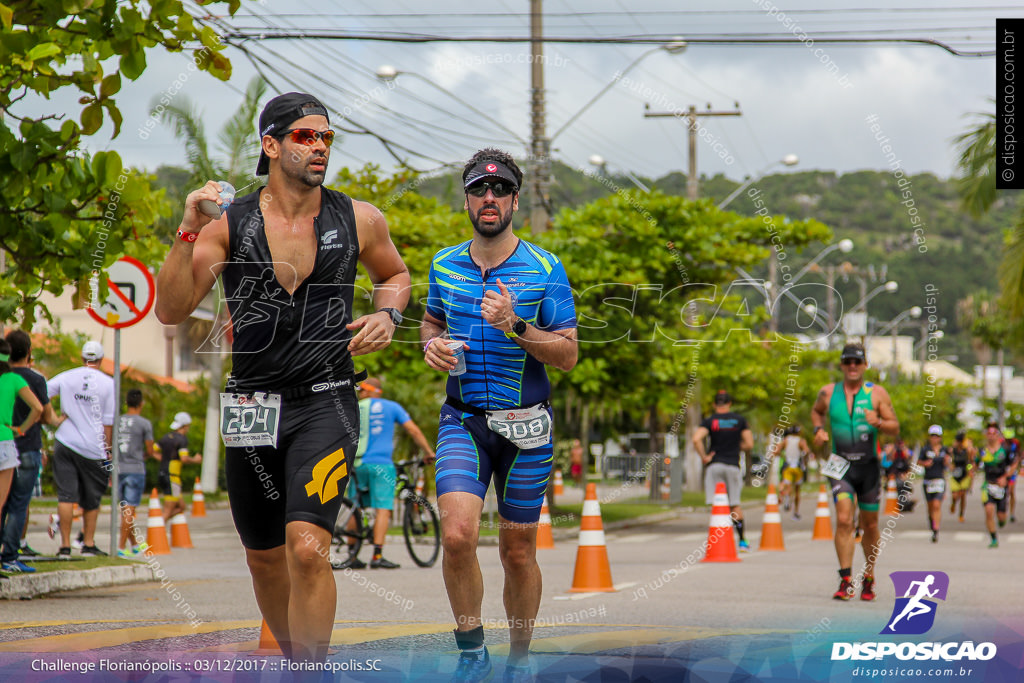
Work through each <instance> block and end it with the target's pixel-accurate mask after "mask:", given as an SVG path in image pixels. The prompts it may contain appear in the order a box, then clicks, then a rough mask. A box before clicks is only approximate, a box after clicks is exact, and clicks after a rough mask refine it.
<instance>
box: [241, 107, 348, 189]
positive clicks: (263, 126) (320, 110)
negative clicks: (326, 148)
mask: <svg viewBox="0 0 1024 683" xmlns="http://www.w3.org/2000/svg"><path fill="white" fill-rule="evenodd" d="M303 116H323V117H325V118H326V119H327V123H328V124H330V122H331V117H330V115H329V114H328V113H327V108H326V107H325V106H324V105H323V104H321V103H320V100H318V99H317V98H315V97H313V96H312V95H307V94H306V93H301V92H288V93H285V94H284V95H278V96H277V97H275V98H274V99H272V100H270V101H269V102H267V105H266V106H265V107H263V112H262V113H261V114H260V140H262V139H263V136H264V135H271V136H273V135H277V134H278V133H279V132H280V131H282V130H287V129H288V126H289V125H291V123H292V122H293V121H298V120H299V119H301V118H302V117H303ZM269 171H270V158H269V157H267V155H266V154H264V153H263V151H262V150H261V151H260V160H259V162H258V163H257V164H256V175H267V173H268V172H269Z"/></svg>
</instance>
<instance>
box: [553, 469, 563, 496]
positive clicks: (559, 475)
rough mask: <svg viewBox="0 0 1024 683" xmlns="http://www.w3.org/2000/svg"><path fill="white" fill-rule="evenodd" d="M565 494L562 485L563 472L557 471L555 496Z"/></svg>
mask: <svg viewBox="0 0 1024 683" xmlns="http://www.w3.org/2000/svg"><path fill="white" fill-rule="evenodd" d="M563 493H565V486H564V485H563V483H562V470H555V495H556V496H560V495H562V494H563Z"/></svg>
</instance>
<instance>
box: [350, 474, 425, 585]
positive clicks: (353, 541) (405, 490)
mask: <svg viewBox="0 0 1024 683" xmlns="http://www.w3.org/2000/svg"><path fill="white" fill-rule="evenodd" d="M425 464H426V463H425V461H424V460H422V459H418V460H402V461H401V462H396V463H395V473H396V475H397V481H396V483H395V497H396V498H398V500H399V501H400V503H401V504H403V507H404V509H403V511H402V535H403V536H404V537H405V547H406V548H408V550H409V556H410V557H412V561H413V562H415V563H416V564H417V566H420V567H432V566H434V563H435V562H437V556H438V555H439V554H440V551H441V523H440V521H439V518H438V515H437V511H436V510H435V509H434V506H433V505H431V503H430V501H429V500H427V499H426V497H424V496H423V494H422V493H419V492H417V490H416V489H417V487H416V485H415V484H414V482H415V481H417V479H418V477H415V476H413V475H418V474H421V473H420V472H419V468H421V467H423V466H424V465H425ZM350 476H351V479H350V482H349V490H350V491H356V492H357V493H356V495H354V496H352V497H351V498H350V497H348V496H343V497H342V499H341V510H340V511H339V512H338V519H337V521H335V523H334V534H333V538H332V545H333V546H334V550H335V553H336V554H337V555H338V556H340V557H341V556H344V557H349V558H354V557H355V556H356V555H358V553H359V549H360V548H362V547H363V542H369V543H371V544H372V543H373V525H374V521H375V516H376V515H375V512H376V511H373V512H370V511H369V510H367V509H366V508H364V507H363V505H362V503H361V502H360V500H359V498H360V496H359V495H358V490H359V486H358V482H357V481H356V473H355V471H353V472H352V473H351V475H350ZM350 525H351V526H352V527H354V528H352V529H350V528H349V526H350Z"/></svg>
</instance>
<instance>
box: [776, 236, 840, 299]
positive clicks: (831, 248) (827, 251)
mask: <svg viewBox="0 0 1024 683" xmlns="http://www.w3.org/2000/svg"><path fill="white" fill-rule="evenodd" d="M836 249H838V250H839V251H841V252H843V253H844V254H849V253H850V252H851V251H853V240H851V239H849V238H844V239H841V240H839V241H838V242H836V243H835V244H830V245H828V246H827V247H825V248H824V249H822V250H821V251H820V252H819V253H818V255H817V256H815V257H814V258H813V259H811V261H810V263H808V264H807V265H806V266H804V267H803V268H801V269H800V270H799V271H798V272H797V274H796V275H794V276H793V278H792V279H791V280H790V281H789V282H788V283H787V284H786V286H787V287H791V286H793V285H795V284H796V283H797V282H798V281H799V280H800V278H802V277H803V276H804V275H806V274H807V271H808V270H811V269H812V268H813V267H814V266H816V265H818V262H819V261H821V259H823V258H825V257H826V256H828V255H829V254H831V253H832V252H833V251H835V250H836Z"/></svg>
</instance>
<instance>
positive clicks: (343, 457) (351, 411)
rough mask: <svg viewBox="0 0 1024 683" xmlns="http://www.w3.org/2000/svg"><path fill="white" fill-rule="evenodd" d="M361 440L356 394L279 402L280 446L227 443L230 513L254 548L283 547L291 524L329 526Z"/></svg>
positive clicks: (338, 393) (247, 543)
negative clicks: (286, 531) (302, 523)
mask: <svg viewBox="0 0 1024 683" xmlns="http://www.w3.org/2000/svg"><path fill="white" fill-rule="evenodd" d="M358 442H359V407H358V405H357V403H356V396H355V392H353V391H352V390H351V389H348V388H344V389H338V390H336V393H331V392H328V393H325V394H324V395H317V396H312V397H308V398H303V399H298V400H286V401H282V405H281V418H280V422H279V425H278V438H277V447H272V446H248V447H231V448H228V449H226V450H227V454H226V456H225V463H224V469H225V475H226V477H227V490H228V498H229V500H230V502H231V516H232V517H233V518H234V521H235V528H236V529H238V535H239V536H240V537H241V539H242V545H244V546H245V547H246V548H249V549H251V550H269V549H271V548H276V547H278V546H281V545H284V542H285V525H286V524H287V523H288V522H309V523H311V524H316V525H318V526H320V527H323V528H324V529H327V530H328V531H331V530H333V529H334V522H335V521H336V519H337V517H338V511H339V510H340V509H341V498H342V496H343V495H344V493H345V486H346V485H347V484H348V479H349V474H350V469H351V467H352V462H353V459H354V457H355V452H356V444H357V443H358Z"/></svg>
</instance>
